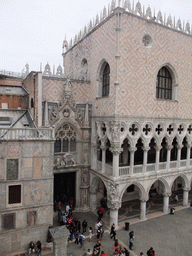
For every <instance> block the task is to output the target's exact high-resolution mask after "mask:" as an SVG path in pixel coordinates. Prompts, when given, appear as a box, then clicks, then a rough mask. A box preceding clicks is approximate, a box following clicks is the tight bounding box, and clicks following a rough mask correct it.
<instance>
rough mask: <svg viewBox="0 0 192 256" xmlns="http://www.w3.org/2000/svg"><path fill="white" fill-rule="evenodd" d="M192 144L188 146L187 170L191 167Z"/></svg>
mask: <svg viewBox="0 0 192 256" xmlns="http://www.w3.org/2000/svg"><path fill="white" fill-rule="evenodd" d="M190 153H191V144H190V145H189V144H187V168H189V166H190Z"/></svg>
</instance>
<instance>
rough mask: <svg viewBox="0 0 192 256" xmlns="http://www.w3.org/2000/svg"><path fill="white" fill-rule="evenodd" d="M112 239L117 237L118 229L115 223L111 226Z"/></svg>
mask: <svg viewBox="0 0 192 256" xmlns="http://www.w3.org/2000/svg"><path fill="white" fill-rule="evenodd" d="M110 237H111V239H112V238H114V241H115V239H116V229H115V223H113V225H112V226H111V232H110Z"/></svg>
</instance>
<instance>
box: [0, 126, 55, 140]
mask: <svg viewBox="0 0 192 256" xmlns="http://www.w3.org/2000/svg"><path fill="white" fill-rule="evenodd" d="M2 140H54V132H53V129H51V128H4V129H0V141H2Z"/></svg>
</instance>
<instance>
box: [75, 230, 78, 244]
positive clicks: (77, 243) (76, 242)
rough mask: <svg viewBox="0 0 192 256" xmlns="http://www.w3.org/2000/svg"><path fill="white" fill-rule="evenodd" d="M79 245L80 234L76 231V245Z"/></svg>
mask: <svg viewBox="0 0 192 256" xmlns="http://www.w3.org/2000/svg"><path fill="white" fill-rule="evenodd" d="M76 243H77V244H78V243H79V232H78V230H76V231H75V244H76Z"/></svg>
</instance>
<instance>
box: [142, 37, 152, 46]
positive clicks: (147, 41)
mask: <svg viewBox="0 0 192 256" xmlns="http://www.w3.org/2000/svg"><path fill="white" fill-rule="evenodd" d="M142 43H143V44H144V46H145V47H150V46H151V44H152V38H151V37H150V35H144V37H143V39H142Z"/></svg>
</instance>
